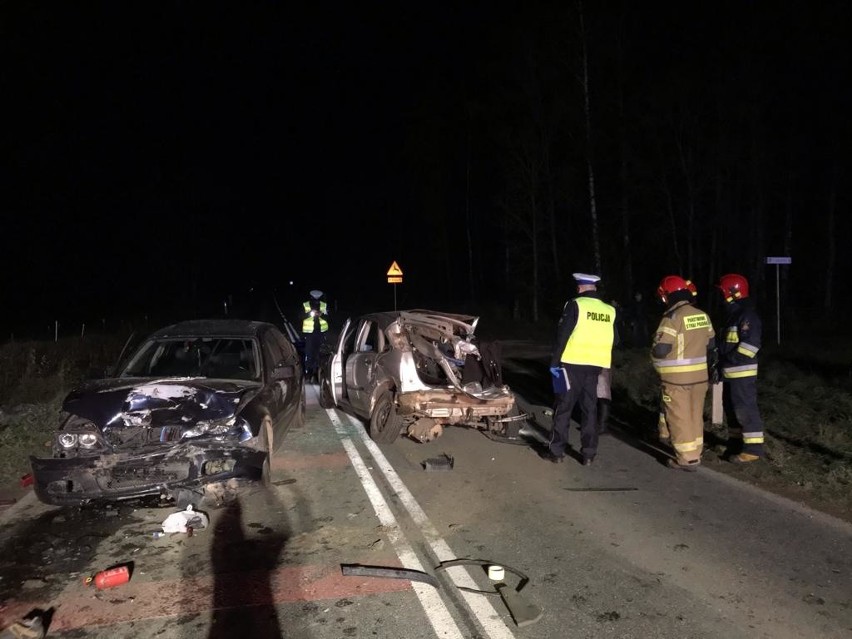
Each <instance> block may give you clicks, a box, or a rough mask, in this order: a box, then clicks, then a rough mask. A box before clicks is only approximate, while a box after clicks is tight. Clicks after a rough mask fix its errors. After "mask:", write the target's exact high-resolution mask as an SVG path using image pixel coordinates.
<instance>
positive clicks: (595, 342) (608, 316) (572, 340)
mask: <svg viewBox="0 0 852 639" xmlns="http://www.w3.org/2000/svg"><path fill="white" fill-rule="evenodd" d="M573 301H574V303H576V304H577V307H578V313H577V325H576V326H575V327H574V330H573V331H571V336H570V337H569V338H568V341H567V343H566V344H565V348H564V349H563V350H562V356H561V358H560V360H561V361H562V362H564V363H566V364H580V365H585V366H600V367H601V368H609V367H610V365H611V364H612V343H613V341H614V339H615V308H614V307H612V306H610V305H609V304H607V303H606V302H604V301H603V300H599V299H597V298H594V297H577V298H575V299H574V300H573Z"/></svg>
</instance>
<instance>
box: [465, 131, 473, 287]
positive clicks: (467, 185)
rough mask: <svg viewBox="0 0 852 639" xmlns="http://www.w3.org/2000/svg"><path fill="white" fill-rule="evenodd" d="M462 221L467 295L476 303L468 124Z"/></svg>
mask: <svg viewBox="0 0 852 639" xmlns="http://www.w3.org/2000/svg"><path fill="white" fill-rule="evenodd" d="M464 219H465V222H466V227H467V228H466V232H467V267H468V285H469V290H468V293H469V295H470V300H471V302H475V301H476V280H475V277H474V271H473V231H472V228H473V223H472V222H471V219H470V123H469V122H468V130H467V166H466V171H465V194H464Z"/></svg>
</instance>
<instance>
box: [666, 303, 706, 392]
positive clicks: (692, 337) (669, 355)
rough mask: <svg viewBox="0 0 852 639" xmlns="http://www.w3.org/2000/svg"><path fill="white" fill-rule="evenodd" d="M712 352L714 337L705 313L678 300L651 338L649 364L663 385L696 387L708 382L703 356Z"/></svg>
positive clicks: (704, 357)
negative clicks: (690, 385) (652, 338)
mask: <svg viewBox="0 0 852 639" xmlns="http://www.w3.org/2000/svg"><path fill="white" fill-rule="evenodd" d="M715 349H716V344H715V333H714V332H713V324H712V323H711V322H710V318H709V317H708V315H707V313H705V312H704V311H702V310H700V309H698V308H696V307H695V306H693V305H692V304H690V303H689V301H685V300H682V301H679V302H676V303H675V304H673V305H672V306H671V308H669V309H668V310H667V311H666V312H665V313H664V314H663V318H662V320H661V321H660V325H659V326H658V327H657V332H656V333H655V335H654V344H653V346H652V347H651V361H652V363H653V364H654V368H655V369H656V371H657V373H658V374H659V375H660V379H661V380H662V381H664V382H669V383H671V384H700V383H702V382H707V381H708V371H707V354H708V351H710V352H712V351H715Z"/></svg>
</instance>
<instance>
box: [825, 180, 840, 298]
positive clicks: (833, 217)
mask: <svg viewBox="0 0 852 639" xmlns="http://www.w3.org/2000/svg"><path fill="white" fill-rule="evenodd" d="M836 228H837V169H836V168H835V170H834V175H832V177H831V187H830V190H829V192H828V229H827V230H828V253H827V255H826V261H827V263H826V266H825V297H824V299H823V303H822V306H823V308H824V309H825V310H826V311H830V310H831V305H832V301H833V300H832V291H833V289H834V267H835V264H836V262H837V239H836V233H835V230H836Z"/></svg>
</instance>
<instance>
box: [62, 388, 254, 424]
mask: <svg viewBox="0 0 852 639" xmlns="http://www.w3.org/2000/svg"><path fill="white" fill-rule="evenodd" d="M260 388H261V384H260V383H259V382H252V381H243V380H215V379H207V378H166V379H151V378H122V379H105V380H97V381H93V382H88V383H86V384H84V385H83V386H81V387H79V388H77V389H76V390H74V391H72V392H71V393H70V394H69V395H68V396H67V397H66V398H65V401H64V402H63V405H62V409H63V410H64V411H66V412H68V413H71V414H74V415H78V416H80V417H83V418H85V419H87V420H89V421H91V422H92V423H93V424H95V425H96V426H98V427H99V428H101V429H104V428H106V427H109V428H115V427H121V426H142V425H145V426H157V425H163V424H186V425H188V424H192V423H195V422H198V421H208V420H219V419H227V418H229V417H232V416H233V415H235V414H236V413H237V411H238V410H239V407H240V406H241V405H242V404H243V403H245V402H246V401H248V400H249V399H251V398H252V397H254V396H255V395H256V394H257V392H258V391H259V390H260Z"/></svg>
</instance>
